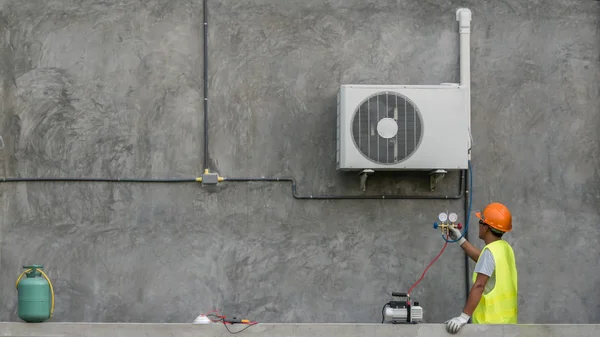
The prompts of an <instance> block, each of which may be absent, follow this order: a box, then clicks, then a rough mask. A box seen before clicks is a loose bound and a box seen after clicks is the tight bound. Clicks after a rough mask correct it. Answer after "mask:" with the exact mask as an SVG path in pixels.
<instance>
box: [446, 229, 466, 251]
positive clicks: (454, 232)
mask: <svg viewBox="0 0 600 337" xmlns="http://www.w3.org/2000/svg"><path fill="white" fill-rule="evenodd" d="M448 229H449V232H450V238H451V239H452V240H456V239H458V238H460V236H461V235H462V234H461V233H460V231H459V230H458V228H456V227H449V228H448ZM465 241H467V239H465V238H464V237H462V238H460V240H458V241H456V242H457V243H458V245H459V246H462V244H463V243H465Z"/></svg>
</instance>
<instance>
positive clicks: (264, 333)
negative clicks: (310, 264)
mask: <svg viewBox="0 0 600 337" xmlns="http://www.w3.org/2000/svg"><path fill="white" fill-rule="evenodd" d="M599 328H600V326H598V325H597V324H577V325H575V324H573V325H572V324H556V325H553V324H548V325H537V324H532V325H527V324H520V325H473V324H468V325H466V326H464V327H463V328H462V329H461V330H460V332H459V335H460V336H462V337H471V336H473V337H478V336H482V335H483V336H489V337H520V336H527V337H563V336H564V337H570V336H580V337H596V336H597V335H598V329H599ZM228 329H229V330H230V331H231V332H234V333H235V332H238V331H241V330H242V329H245V330H244V331H243V332H241V333H240V335H243V336H260V337H283V336H286V337H332V336H347V337H367V336H380V337H388V336H390V337H392V336H393V337H395V336H419V337H421V336H422V337H436V336H450V335H449V334H448V333H447V332H446V329H445V326H444V325H443V324H419V325H402V324H400V325H391V324H350V323H347V324H330V323H326V324H277V323H276V324H262V323H261V324H257V325H254V326H251V327H247V326H228ZM0 336H11V337H13V336H14V337H17V336H39V337H42V336H64V337H68V336H77V337H96V336H98V337H100V336H102V337H103V336H115V337H138V336H143V337H154V336H156V337H162V336H173V337H198V336H200V337H213V336H215V337H216V336H231V334H230V333H229V332H227V330H226V328H225V327H224V326H223V325H222V324H213V325H192V324H135V323H133V324H123V323H120V324H112V323H93V324H88V323H76V324H73V323H58V324H56V323H46V324H27V323H0Z"/></svg>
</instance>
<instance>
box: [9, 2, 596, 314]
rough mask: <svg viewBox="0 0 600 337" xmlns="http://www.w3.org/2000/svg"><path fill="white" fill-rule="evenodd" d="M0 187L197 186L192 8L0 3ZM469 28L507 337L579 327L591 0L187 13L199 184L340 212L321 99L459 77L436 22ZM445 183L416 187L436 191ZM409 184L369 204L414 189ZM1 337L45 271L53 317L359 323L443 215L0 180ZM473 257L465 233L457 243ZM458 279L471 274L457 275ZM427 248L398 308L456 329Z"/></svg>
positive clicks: (592, 267)
mask: <svg viewBox="0 0 600 337" xmlns="http://www.w3.org/2000/svg"><path fill="white" fill-rule="evenodd" d="M0 3H1V7H0V8H1V12H0V14H1V16H0V80H1V83H2V85H1V86H0V90H1V91H0V97H1V99H0V105H1V106H0V108H1V111H2V113H1V115H0V135H2V137H3V139H4V142H5V144H6V147H5V148H4V149H3V150H2V151H0V160H1V167H2V174H3V176H6V177H48V176H52V177H106V178H120V177H121V178H122V177H139V178H152V177H154V178H165V177H196V176H198V175H200V174H201V173H202V171H203V167H202V156H203V151H202V149H203V145H204V144H203V133H202V118H203V107H202V97H203V95H202V90H203V86H202V67H203V58H202V3H201V1H200V0H193V1H192V0H189V1H184V0H172V1H168V2H167V1H147V0H143V1H142V0H136V1H133V0H131V1H92V0H80V1H73V0H62V1H44V2H42V1H10V0H5V1H1V2H0ZM462 6H466V7H469V8H470V9H471V10H472V12H473V22H472V25H473V30H472V54H471V55H472V62H473V63H472V81H473V82H472V96H473V97H472V109H473V117H472V123H473V138H474V146H473V151H472V154H473V168H474V177H473V178H474V191H473V197H474V203H473V212H474V211H475V210H477V209H480V208H482V207H483V206H484V205H485V204H486V203H488V202H490V201H501V202H504V203H506V204H507V205H508V206H509V207H510V209H511V210H512V212H513V214H514V225H515V230H514V232H513V233H510V235H508V236H507V237H506V239H507V241H509V242H510V243H511V244H512V245H513V247H514V249H515V254H516V257H517V263H518V267H519V287H520V288H519V299H520V300H519V303H520V308H519V319H520V322H522V323H598V322H600V304H599V303H600V302H599V301H598V298H600V287H599V285H600V273H599V272H598V267H599V265H598V258H597V257H598V254H599V251H600V248H598V247H599V246H600V242H599V239H598V238H599V237H600V236H599V234H600V232H599V229H598V228H599V227H598V226H597V224H598V223H600V213H599V211H598V206H599V198H600V185H599V184H598V167H599V164H600V160H599V159H598V141H599V137H598V132H597V126H598V125H599V123H600V115H599V114H598V106H599V104H598V103H599V99H598V97H599V90H598V82H599V80H600V76H599V72H598V70H599V52H600V40H599V37H598V18H599V6H598V2H596V1H584V0H581V1H574V0H562V1H556V0H555V1H527V2H522V1H516V0H508V1H450V0H447V1H384V0H377V1H376V0H370V1H364V0H360V1H359V0H343V1H341V0H339V1H335V0H329V1H307V0H302V1H300V0H298V1H285V2H283V1H277V0H246V1H237V0H235V1H234V0H227V1H216V0H215V1H210V2H209V27H210V29H209V48H210V50H209V72H210V79H209V89H210V93H209V96H210V105H209V116H208V119H209V122H210V129H209V136H210V138H209V143H208V145H209V151H210V163H209V164H210V169H211V170H212V171H215V172H219V173H220V174H221V175H222V176H233V177H239V176H249V177H256V176H267V177H283V176H290V177H294V178H295V179H296V180H297V181H298V192H299V193H301V194H322V193H328V194H333V193H339V194H343V193H347V194H360V193H361V191H360V189H359V184H358V180H357V178H356V176H355V174H339V173H337V172H336V171H335V132H334V130H335V115H336V110H335V107H336V93H337V90H338V88H339V86H340V85H341V84H349V83H369V84H386V83H397V84H438V83H440V82H450V81H458V34H457V23H456V21H455V17H454V15H455V14H454V13H455V10H456V9H457V8H458V7H462ZM456 179H457V175H456V174H452V175H450V177H448V178H447V179H445V180H444V182H443V184H442V185H441V186H439V191H438V193H446V194H453V193H454V192H455V190H456ZM427 187H428V177H427V175H426V174H424V175H420V174H397V175H395V174H380V175H375V176H373V177H372V178H370V179H369V190H368V193H373V194H377V193H421V194H428V193H429V192H427ZM0 198H1V205H2V217H0V237H1V239H0V268H1V270H2V273H0V298H2V301H1V303H0V319H1V320H11V321H12V320H18V317H17V303H16V291H15V288H14V281H15V279H16V277H17V276H18V274H19V273H20V271H21V266H22V265H23V264H27V263H41V264H44V265H45V266H46V270H47V272H48V274H49V276H50V277H51V278H52V280H53V282H54V286H55V288H56V312H55V318H54V320H55V321H78V322H80V321H87V322H190V321H192V320H193V319H194V317H196V315H197V314H198V313H200V312H205V311H207V310H210V309H212V308H213V307H216V308H219V309H220V310H221V311H223V312H225V313H226V314H228V315H230V316H231V315H242V316H245V317H249V318H251V319H256V320H258V321H261V322H300V323H304V322H379V321H380V317H381V316H380V315H381V307H382V306H383V304H384V303H386V302H387V301H388V300H389V299H390V296H389V293H390V292H392V291H406V290H408V288H409V287H410V286H411V284H412V283H414V282H415V281H416V280H417V279H418V278H419V277H420V275H421V272H422V271H423V269H424V268H425V266H426V264H427V263H428V262H429V261H430V260H431V259H432V258H433V257H434V256H435V255H436V254H437V253H438V251H439V250H440V249H441V247H442V245H443V241H442V240H441V238H440V236H439V233H438V232H435V231H434V230H433V229H432V228H431V223H432V222H433V221H434V220H435V217H436V214H437V213H438V212H440V211H442V210H452V211H457V212H459V213H460V214H461V219H463V218H464V215H463V214H462V206H463V201H462V200H455V201H422V200H385V201H382V200H325V201H317V200H296V199H293V198H292V196H291V194H290V186H289V184H281V183H280V184H276V183H225V184H222V185H221V186H220V187H219V188H218V189H216V190H212V189H207V188H202V187H201V186H200V185H198V184H194V183H188V184H126V183H4V184H1V185H0ZM470 234H471V238H472V240H473V242H474V243H476V244H477V245H479V246H481V242H480V241H479V240H477V239H476V236H477V233H476V226H472V227H471V231H470ZM472 267H473V265H472V264H471V270H472ZM463 273H464V266H463V255H462V253H461V251H460V248H459V247H457V246H456V245H454V244H451V245H449V247H448V248H447V250H446V252H445V253H444V255H443V256H442V257H441V258H440V259H439V261H438V262H437V263H436V264H435V265H434V266H433V267H432V268H431V269H430V270H429V272H428V274H427V276H426V277H425V279H424V280H423V281H422V282H421V283H420V284H419V285H418V287H417V288H416V289H415V291H414V292H413V296H414V297H415V298H416V300H418V301H419V302H420V303H421V305H422V306H423V307H425V318H426V320H427V321H428V322H443V321H445V320H446V319H449V318H451V317H453V316H455V315H458V314H459V313H460V310H461V309H462V307H463V304H464V300H465V294H464V283H463Z"/></svg>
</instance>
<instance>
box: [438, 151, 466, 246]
mask: <svg viewBox="0 0 600 337" xmlns="http://www.w3.org/2000/svg"><path fill="white" fill-rule="evenodd" d="M472 204H473V168H472V167H471V161H470V160H469V212H468V213H467V215H466V222H465V230H464V231H463V233H462V235H461V236H460V237H459V238H457V239H456V240H450V241H449V240H448V239H446V238H445V237H444V234H443V233H442V239H444V240H445V241H446V242H457V241H458V240H460V239H462V237H463V236H464V235H465V233H468V230H469V222H470V221H469V220H470V218H471V205H472Z"/></svg>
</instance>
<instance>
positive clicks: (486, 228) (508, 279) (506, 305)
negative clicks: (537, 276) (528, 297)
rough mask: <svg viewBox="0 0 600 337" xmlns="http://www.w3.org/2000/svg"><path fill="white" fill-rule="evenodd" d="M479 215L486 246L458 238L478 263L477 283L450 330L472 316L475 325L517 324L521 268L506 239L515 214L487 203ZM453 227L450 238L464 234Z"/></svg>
mask: <svg viewBox="0 0 600 337" xmlns="http://www.w3.org/2000/svg"><path fill="white" fill-rule="evenodd" d="M475 215H476V216H477V218H479V238H480V239H481V240H483V242H485V247H483V249H482V250H479V249H478V248H476V247H475V246H473V245H472V244H471V243H470V242H469V241H467V240H466V239H465V238H464V237H463V238H461V239H460V240H458V241H457V243H458V244H459V245H460V247H461V248H462V249H463V250H464V251H465V253H466V254H467V255H468V256H469V257H470V258H471V259H472V260H473V261H475V262H476V265H475V271H474V272H473V286H472V287H471V291H470V292H469V296H468V298H467V303H466V305H465V307H464V308H463V311H462V313H461V314H460V316H458V317H455V318H452V319H450V320H448V321H446V322H445V323H446V330H447V331H448V332H449V333H453V334H454V333H457V332H458V330H460V328H462V327H463V326H464V325H465V324H467V322H468V321H469V319H471V318H472V320H473V324H517V315H518V298H517V295H518V293H517V288H518V286H517V267H516V263H515V255H514V252H513V249H512V247H511V246H510V245H509V244H508V243H507V242H506V241H505V240H503V239H502V235H503V234H504V233H507V232H510V231H511V230H512V215H511V213H510V211H509V210H508V208H507V207H506V206H505V205H503V204H501V203H496V202H495V203H491V204H489V205H487V206H486V207H485V208H484V209H483V212H477V213H475ZM450 228H451V232H450V237H451V238H453V239H454V240H456V239H458V238H459V237H460V236H461V234H460V231H459V230H458V229H456V228H452V227H450Z"/></svg>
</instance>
